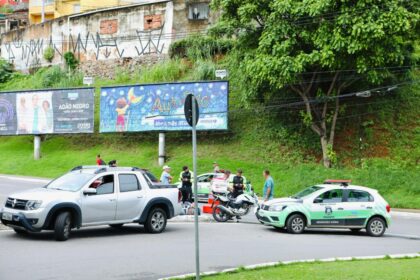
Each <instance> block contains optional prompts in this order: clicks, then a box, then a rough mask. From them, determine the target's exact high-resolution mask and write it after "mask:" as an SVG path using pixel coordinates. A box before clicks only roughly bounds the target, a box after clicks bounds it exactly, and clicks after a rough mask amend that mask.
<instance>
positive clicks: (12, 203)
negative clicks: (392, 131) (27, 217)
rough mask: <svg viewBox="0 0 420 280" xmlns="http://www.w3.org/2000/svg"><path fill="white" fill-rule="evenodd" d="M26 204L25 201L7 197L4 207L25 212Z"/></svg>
mask: <svg viewBox="0 0 420 280" xmlns="http://www.w3.org/2000/svg"><path fill="white" fill-rule="evenodd" d="M27 202H28V201H27V200H22V199H16V198H11V197H9V198H7V200H6V207H7V208H13V209H21V210H25V206H26V203H27Z"/></svg>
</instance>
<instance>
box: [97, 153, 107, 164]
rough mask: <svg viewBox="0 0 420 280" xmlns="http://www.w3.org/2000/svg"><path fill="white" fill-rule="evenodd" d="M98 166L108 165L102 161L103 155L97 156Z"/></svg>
mask: <svg viewBox="0 0 420 280" xmlns="http://www.w3.org/2000/svg"><path fill="white" fill-rule="evenodd" d="M96 164H97V165H106V163H105V161H103V160H102V159H101V155H97V156H96Z"/></svg>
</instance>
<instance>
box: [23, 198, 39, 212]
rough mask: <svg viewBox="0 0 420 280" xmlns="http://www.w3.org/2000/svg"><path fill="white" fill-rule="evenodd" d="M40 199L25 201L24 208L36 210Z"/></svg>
mask: <svg viewBox="0 0 420 280" xmlns="http://www.w3.org/2000/svg"><path fill="white" fill-rule="evenodd" d="M41 204H42V200H29V201H28V202H26V206H25V210H36V209H38V208H39V207H41Z"/></svg>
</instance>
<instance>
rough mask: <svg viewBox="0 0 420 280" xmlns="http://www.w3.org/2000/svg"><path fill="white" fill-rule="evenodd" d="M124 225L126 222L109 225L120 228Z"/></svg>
mask: <svg viewBox="0 0 420 280" xmlns="http://www.w3.org/2000/svg"><path fill="white" fill-rule="evenodd" d="M123 225H124V224H112V225H109V226H110V227H112V228H118V229H120V228H122V227H123Z"/></svg>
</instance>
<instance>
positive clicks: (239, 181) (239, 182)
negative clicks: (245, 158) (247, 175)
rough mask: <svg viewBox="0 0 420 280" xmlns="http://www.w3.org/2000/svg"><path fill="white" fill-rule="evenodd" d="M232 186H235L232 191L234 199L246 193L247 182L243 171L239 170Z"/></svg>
mask: <svg viewBox="0 0 420 280" xmlns="http://www.w3.org/2000/svg"><path fill="white" fill-rule="evenodd" d="M232 184H233V189H232V197H233V198H236V197H238V196H239V195H241V194H243V193H244V188H245V180H244V177H242V170H241V169H238V171H237V172H236V176H235V177H233V180H232Z"/></svg>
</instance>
